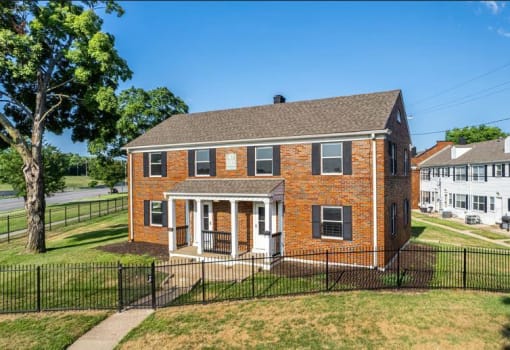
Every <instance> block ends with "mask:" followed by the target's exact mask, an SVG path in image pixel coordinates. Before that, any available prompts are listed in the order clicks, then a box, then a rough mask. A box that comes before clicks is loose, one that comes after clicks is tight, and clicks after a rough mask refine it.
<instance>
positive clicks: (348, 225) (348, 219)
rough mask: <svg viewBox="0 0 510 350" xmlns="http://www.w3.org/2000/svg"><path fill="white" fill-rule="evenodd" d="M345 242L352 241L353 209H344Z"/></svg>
mask: <svg viewBox="0 0 510 350" xmlns="http://www.w3.org/2000/svg"><path fill="white" fill-rule="evenodd" d="M343 214H344V217H343V220H344V232H343V236H344V241H352V207H351V206H345V207H344V213H343Z"/></svg>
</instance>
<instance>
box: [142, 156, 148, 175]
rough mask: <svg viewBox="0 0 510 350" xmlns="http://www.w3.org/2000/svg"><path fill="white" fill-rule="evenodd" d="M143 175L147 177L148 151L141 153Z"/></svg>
mask: <svg viewBox="0 0 510 350" xmlns="http://www.w3.org/2000/svg"><path fill="white" fill-rule="evenodd" d="M143 177H149V153H144V154H143Z"/></svg>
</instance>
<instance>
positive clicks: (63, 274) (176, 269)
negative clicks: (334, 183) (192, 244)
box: [0, 245, 510, 313]
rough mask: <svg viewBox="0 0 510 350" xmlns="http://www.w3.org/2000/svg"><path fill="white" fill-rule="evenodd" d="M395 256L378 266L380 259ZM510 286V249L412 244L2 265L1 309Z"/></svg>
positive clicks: (128, 305) (112, 306)
mask: <svg viewBox="0 0 510 350" xmlns="http://www.w3.org/2000/svg"><path fill="white" fill-rule="evenodd" d="M390 257H391V261H390V262H389V263H388V264H387V265H386V266H384V268H373V267H371V265H372V264H373V262H374V258H375V260H376V261H377V260H387V259H389V258H390ZM412 288H418V289H434V288H458V289H473V290H486V291H503V292H510V251H504V250H487V249H473V248H469V249H462V248H442V247H427V246H416V245H414V246H410V247H407V248H406V249H403V250H401V251H387V250H386V251H383V250H378V251H373V250H351V251H321V252H301V253H296V254H288V255H286V256H281V257H277V258H274V257H270V258H268V257H257V256H255V255H251V256H250V257H246V258H240V259H225V260H215V261H202V262H189V260H182V261H174V260H172V261H171V262H170V263H158V264H154V263H153V264H150V265H121V264H107V263H101V264H66V265H40V266H32V265H17V266H0V312H1V313H9V312H31V311H43V310H69V309H118V310H123V309H126V308H156V307H165V306H173V305H184V304H193V303H209V302H216V301H226V300H236V299H249V298H261V297H271V296H281V295H293V294H304V293H317V292H334V291H346V290H361V289H412Z"/></svg>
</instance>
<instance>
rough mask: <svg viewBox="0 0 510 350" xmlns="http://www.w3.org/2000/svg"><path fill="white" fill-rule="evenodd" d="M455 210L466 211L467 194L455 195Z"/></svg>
mask: <svg viewBox="0 0 510 350" xmlns="http://www.w3.org/2000/svg"><path fill="white" fill-rule="evenodd" d="M455 208H459V209H467V194H458V193H457V194H455Z"/></svg>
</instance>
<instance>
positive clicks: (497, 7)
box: [482, 1, 506, 15]
mask: <svg viewBox="0 0 510 350" xmlns="http://www.w3.org/2000/svg"><path fill="white" fill-rule="evenodd" d="M482 4H484V5H485V6H487V8H488V9H489V10H490V11H491V12H492V14H493V15H497V14H498V13H500V12H501V11H502V10H503V8H504V7H505V6H506V3H505V2H503V1H482Z"/></svg>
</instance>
